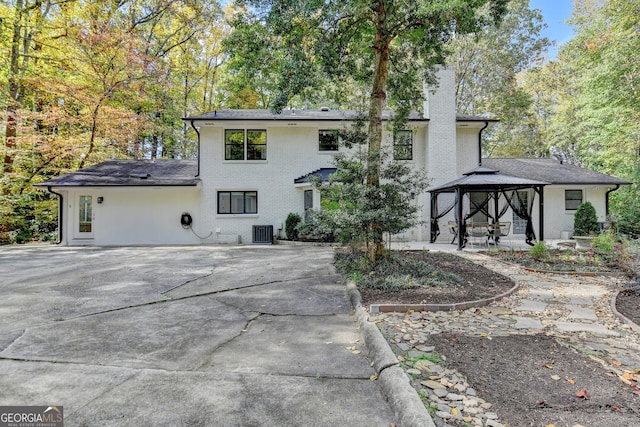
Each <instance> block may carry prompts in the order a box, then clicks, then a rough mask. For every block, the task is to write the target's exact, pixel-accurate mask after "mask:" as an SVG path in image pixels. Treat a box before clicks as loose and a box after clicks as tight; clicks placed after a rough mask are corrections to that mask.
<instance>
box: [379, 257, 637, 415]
mask: <svg viewBox="0 0 640 427" xmlns="http://www.w3.org/2000/svg"><path fill="white" fill-rule="evenodd" d="M459 255H460V256H463V257H465V258H468V259H470V260H473V261H474V262H476V263H478V264H480V265H483V266H485V267H487V268H489V269H491V270H494V271H497V272H499V273H501V274H504V275H507V276H510V277H511V278H513V279H514V280H515V281H516V283H518V284H519V285H520V288H519V290H518V291H517V292H516V293H514V294H513V295H511V296H509V297H507V298H504V299H502V300H500V301H498V302H495V303H492V304H490V305H488V306H485V307H481V308H471V309H468V310H465V311H455V312H442V311H440V312H409V313H383V314H378V315H376V316H372V317H371V320H373V321H374V322H376V323H377V324H378V327H379V328H380V329H381V330H382V332H383V334H384V335H385V336H386V337H387V339H388V340H389V342H390V344H391V346H392V348H394V347H395V348H394V350H400V351H402V352H403V353H405V354H407V358H409V359H411V362H412V363H409V364H405V365H407V366H408V365H413V367H410V368H408V369H407V373H408V374H409V375H411V374H416V375H417V374H420V373H427V374H428V375H429V377H430V378H431V380H429V381H422V384H421V385H422V387H423V388H422V389H421V390H418V393H419V394H420V395H421V396H422V397H423V398H426V397H427V396H428V400H429V403H430V404H431V405H432V406H433V407H434V408H437V411H436V412H435V415H436V417H437V418H440V419H444V420H448V419H452V418H455V419H459V420H464V421H465V422H466V423H469V424H471V425H474V426H489V427H500V426H502V425H503V424H502V423H501V422H500V417H499V414H497V413H495V412H492V411H491V402H486V401H484V400H483V399H482V398H481V397H479V396H477V393H476V391H475V390H474V389H472V388H470V387H469V385H468V382H467V380H466V379H465V378H464V377H463V376H462V375H461V374H459V373H458V372H456V371H453V370H449V369H444V368H443V367H442V366H441V365H439V364H437V363H435V364H434V363H431V362H429V361H428V360H422V361H420V360H419V359H421V358H424V357H429V355H430V353H431V352H432V351H433V350H434V349H433V347H430V346H429V345H428V343H429V339H428V337H429V335H432V334H439V333H441V332H447V333H451V334H455V333H456V332H458V333H460V334H465V335H468V336H481V337H488V338H491V337H498V336H506V335H534V334H546V335H549V336H554V337H561V338H563V342H566V343H568V344H569V345H570V346H572V347H574V348H576V349H577V350H578V351H579V352H581V353H583V354H588V355H589V357H591V358H592V359H594V360H596V361H598V362H600V363H601V364H602V365H603V366H605V367H606V368H607V369H608V370H609V371H610V372H614V373H616V374H617V375H618V376H619V377H620V378H621V380H624V379H623V375H624V372H625V371H632V370H634V369H637V368H640V344H638V334H636V333H635V332H634V331H633V330H632V329H631V328H630V326H628V325H627V324H625V323H623V322H621V321H620V320H619V319H618V318H617V317H616V316H615V315H614V314H613V312H612V310H611V306H610V302H611V298H612V296H613V293H614V292H615V291H616V290H618V289H619V288H620V286H621V285H622V279H618V278H616V277H612V276H591V277H589V276H575V275H560V274H546V273H532V272H528V271H526V270H524V269H523V268H521V267H519V266H516V265H508V264H504V263H502V262H499V261H496V260H494V259H492V258H490V257H487V256H485V255H482V254H477V253H467V252H463V253H459ZM400 359H402V360H400V361H401V362H403V361H405V360H404V357H402V356H401V357H400ZM416 360H418V361H419V363H418V362H415V361H416Z"/></svg>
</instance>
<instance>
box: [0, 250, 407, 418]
mask: <svg viewBox="0 0 640 427" xmlns="http://www.w3.org/2000/svg"><path fill="white" fill-rule="evenodd" d="M331 260H332V251H331V249H329V248H314V247H292V246H234V247H221V246H201V247H124V248H65V247H52V246H24V247H22V246H12V247H3V248H0V319H2V320H1V322H0V372H1V375H0V405H3V406H4V405H21V406H25V405H58V406H63V407H64V416H65V425H67V426H95V425H101V426H141V425H154V426H201V425H202V426H209V425H211V426H213V425H221V426H334V425H349V426H367V427H369V426H389V425H390V424H391V423H394V422H395V421H396V420H395V418H394V415H393V412H392V411H391V409H390V408H389V406H388V404H387V402H386V401H385V400H384V398H383V397H382V394H381V392H380V389H379V386H378V381H371V380H370V376H371V375H372V374H374V371H373V369H372V368H371V367H370V362H369V361H368V360H367V359H366V358H365V356H364V355H365V354H366V353H367V352H366V351H365V349H364V348H363V347H364V346H363V344H362V341H361V340H360V335H359V333H358V331H357V329H356V326H355V323H354V319H353V316H350V311H351V307H350V305H349V301H348V300H347V299H346V297H345V289H344V286H343V285H342V284H341V283H339V277H338V276H337V275H336V273H335V270H334V269H333V267H332V266H331ZM358 352H359V354H356V353H358Z"/></svg>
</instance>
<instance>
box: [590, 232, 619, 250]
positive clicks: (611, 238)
mask: <svg viewBox="0 0 640 427" xmlns="http://www.w3.org/2000/svg"><path fill="white" fill-rule="evenodd" d="M615 247H616V236H615V234H613V232H612V231H607V232H606V233H602V234H600V235H598V236H596V237H594V239H593V242H591V248H593V250H594V251H595V252H596V253H598V254H602V255H613V251H614V250H615Z"/></svg>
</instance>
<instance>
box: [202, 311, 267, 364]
mask: <svg viewBox="0 0 640 427" xmlns="http://www.w3.org/2000/svg"><path fill="white" fill-rule="evenodd" d="M245 316H246V317H247V321H246V322H245V324H244V327H243V328H242V329H240V330H239V331H238V333H237V334H235V335H233V336H231V337H229V339H228V340H226V341H224V342H221V343H220V344H218V346H216V348H215V349H213V350H211V352H210V355H209V357H207V358H206V360H203V361H202V363H201V364H200V365H198V366H197V367H196V368H195V369H194V371H199V370H200V369H202V367H203V366H207V365H208V364H209V363H210V362H211V359H212V358H213V357H214V356H215V354H216V353H217V352H218V351H219V350H221V349H223V348H224V347H226V346H227V345H229V343H231V342H233V341H235V340H236V339H237V338H239V337H241V336H242V335H244V334H245V333H246V332H247V331H248V330H249V328H250V327H251V324H252V323H253V322H254V321H255V320H257V319H258V318H260V317H261V316H262V313H258V312H255V311H254V312H246V314H245Z"/></svg>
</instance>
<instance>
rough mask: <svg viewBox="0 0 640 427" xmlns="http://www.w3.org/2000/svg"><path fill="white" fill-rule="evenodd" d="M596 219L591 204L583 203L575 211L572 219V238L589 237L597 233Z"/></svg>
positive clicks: (594, 210)
mask: <svg viewBox="0 0 640 427" xmlns="http://www.w3.org/2000/svg"><path fill="white" fill-rule="evenodd" d="M599 229H600V228H599V225H598V217H597V215H596V209H595V208H594V207H593V205H592V204H591V202H589V201H586V202H583V203H582V204H581V205H580V206H578V209H577V210H576V213H575V216H574V217H573V234H574V236H590V235H592V234H596V233H597V232H598V231H599Z"/></svg>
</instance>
